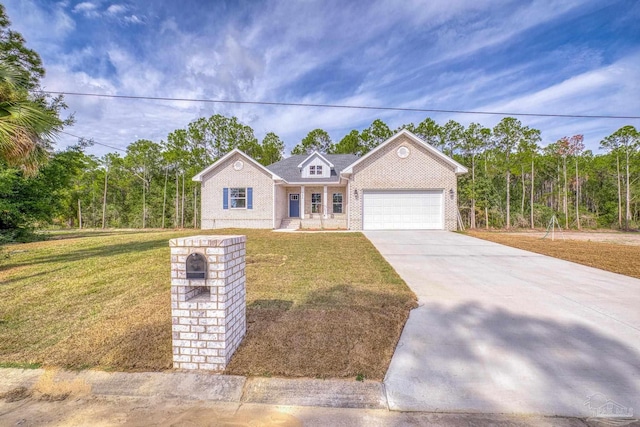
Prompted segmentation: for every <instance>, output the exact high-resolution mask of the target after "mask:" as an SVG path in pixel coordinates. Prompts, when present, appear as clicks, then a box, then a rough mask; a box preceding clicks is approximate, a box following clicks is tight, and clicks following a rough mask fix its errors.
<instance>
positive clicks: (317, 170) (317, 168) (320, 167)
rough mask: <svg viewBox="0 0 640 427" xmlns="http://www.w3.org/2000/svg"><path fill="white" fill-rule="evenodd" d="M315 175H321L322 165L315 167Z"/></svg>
mask: <svg viewBox="0 0 640 427" xmlns="http://www.w3.org/2000/svg"><path fill="white" fill-rule="evenodd" d="M316 175H322V165H318V166H316Z"/></svg>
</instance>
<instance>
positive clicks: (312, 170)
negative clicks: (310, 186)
mask: <svg viewBox="0 0 640 427" xmlns="http://www.w3.org/2000/svg"><path fill="white" fill-rule="evenodd" d="M315 174H316V167H315V166H309V175H315Z"/></svg>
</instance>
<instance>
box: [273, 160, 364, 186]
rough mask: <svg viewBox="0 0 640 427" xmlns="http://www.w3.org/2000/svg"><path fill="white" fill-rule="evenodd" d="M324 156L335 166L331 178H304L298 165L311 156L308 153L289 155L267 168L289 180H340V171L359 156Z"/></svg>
mask: <svg viewBox="0 0 640 427" xmlns="http://www.w3.org/2000/svg"><path fill="white" fill-rule="evenodd" d="M322 156H323V157H324V158H326V159H327V160H328V161H330V162H331V163H333V166H334V168H333V170H331V177H330V178H302V173H301V171H300V169H298V165H299V164H300V163H302V161H303V160H305V159H306V158H307V157H309V155H307V154H303V155H298V156H291V157H287V158H286V159H283V160H280V161H279V162H275V163H272V164H270V165H269V166H267V169H269V170H270V171H271V172H273V173H275V174H276V175H278V176H279V177H280V178H282V179H284V180H285V181H287V182H338V181H340V172H342V170H343V169H345V168H346V167H347V166H349V165H350V164H351V163H353V162H355V161H356V160H358V158H359V156H357V155H355V154H323V155H322Z"/></svg>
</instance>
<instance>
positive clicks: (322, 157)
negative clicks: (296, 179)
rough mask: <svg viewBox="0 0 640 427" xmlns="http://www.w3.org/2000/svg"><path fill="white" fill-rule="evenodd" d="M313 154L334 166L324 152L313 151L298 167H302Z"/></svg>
mask: <svg viewBox="0 0 640 427" xmlns="http://www.w3.org/2000/svg"><path fill="white" fill-rule="evenodd" d="M313 156H318V157H320V158H321V159H322V161H323V162H325V163H326V164H327V165H328V166H329V167H330V168H332V167H333V163H331V162H330V161H329V160H327V158H326V157H325V156H323V155H322V153H320V152H319V151H314V152H313V153H311V154H309V155H308V156H307V157H306V158H305V159H304V160H303V161H302V162H300V164H299V165H298V168H301V167H302V166H303V165H304V164H305V163H307V160H309V159H311V158H312V157H313Z"/></svg>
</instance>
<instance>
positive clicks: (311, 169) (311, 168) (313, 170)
mask: <svg viewBox="0 0 640 427" xmlns="http://www.w3.org/2000/svg"><path fill="white" fill-rule="evenodd" d="M320 168H321V169H320V170H322V166H320ZM315 174H316V167H315V165H311V166H309V175H315Z"/></svg>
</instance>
